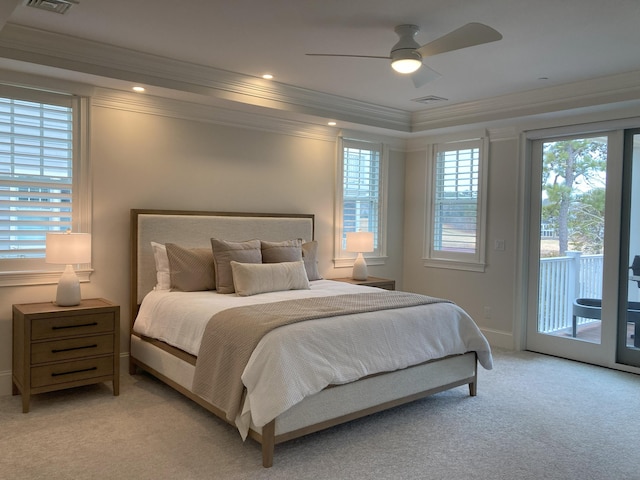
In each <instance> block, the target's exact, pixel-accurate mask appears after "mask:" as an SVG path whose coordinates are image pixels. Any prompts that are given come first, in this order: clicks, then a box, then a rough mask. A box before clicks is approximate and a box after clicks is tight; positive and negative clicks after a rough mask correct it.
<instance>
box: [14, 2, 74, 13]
mask: <svg viewBox="0 0 640 480" xmlns="http://www.w3.org/2000/svg"><path fill="white" fill-rule="evenodd" d="M78 3H79V2H78V1H77V0H26V1H25V2H24V4H25V5H26V6H27V7H33V8H37V9H39V10H46V11H47V12H55V13H66V12H67V10H69V9H70V8H71V7H72V6H73V5H78Z"/></svg>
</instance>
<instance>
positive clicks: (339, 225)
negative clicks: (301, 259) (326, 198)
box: [333, 135, 389, 268]
mask: <svg viewBox="0 0 640 480" xmlns="http://www.w3.org/2000/svg"><path fill="white" fill-rule="evenodd" d="M346 143H351V144H352V145H354V146H356V145H359V146H367V145H368V146H371V147H372V148H378V149H379V151H380V185H379V190H378V191H379V198H378V206H379V212H378V251H377V252H372V253H363V256H364V257H365V258H366V259H367V265H384V264H385V262H386V259H387V258H388V257H387V206H388V194H387V192H388V183H389V148H388V146H387V145H386V144H385V143H384V142H375V141H371V140H362V139H356V138H344V137H343V136H342V135H341V136H339V137H338V140H337V142H336V157H337V160H336V199H335V212H334V217H335V237H334V259H333V263H334V266H335V267H336V268H341V267H353V263H354V262H355V259H356V256H357V254H356V253H353V252H347V251H344V250H343V249H342V235H343V222H342V219H343V206H344V148H345V144H346Z"/></svg>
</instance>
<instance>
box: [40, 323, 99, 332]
mask: <svg viewBox="0 0 640 480" xmlns="http://www.w3.org/2000/svg"><path fill="white" fill-rule="evenodd" d="M96 325H98V322H91V323H82V324H79V325H62V326H60V327H58V326H56V325H54V326H53V327H51V330H62V329H63V328H79V327H95V326H96Z"/></svg>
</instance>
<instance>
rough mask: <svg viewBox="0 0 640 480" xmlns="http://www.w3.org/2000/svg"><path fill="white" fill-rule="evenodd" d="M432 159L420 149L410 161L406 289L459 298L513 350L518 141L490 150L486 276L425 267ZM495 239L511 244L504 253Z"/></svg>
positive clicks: (487, 332)
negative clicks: (496, 247) (428, 165)
mask: <svg viewBox="0 0 640 480" xmlns="http://www.w3.org/2000/svg"><path fill="white" fill-rule="evenodd" d="M463 138H464V136H463ZM426 155H427V154H426V151H415V152H411V153H409V154H408V155H407V159H406V174H405V206H406V208H405V220H406V223H405V241H404V246H405V249H404V270H403V285H404V287H405V289H407V290H411V291H414V292H418V293H423V294H426V295H433V296H436V297H444V298H449V299H451V300H453V301H454V302H456V303H457V304H458V305H460V306H461V307H462V308H464V309H465V310H466V311H467V312H468V313H469V314H470V315H471V316H472V317H473V318H474V319H475V320H476V323H478V325H479V326H480V328H481V329H482V331H483V332H484V333H485V335H486V336H487V338H488V339H489V341H490V342H491V343H492V344H493V345H498V346H502V347H505V348H513V330H514V310H515V299H516V295H515V288H516V287H515V285H516V283H517V282H516V271H515V265H516V261H517V256H516V255H517V254H516V250H517V249H516V234H517V231H516V223H515V221H516V216H517V210H516V208H517V204H518V192H517V191H516V184H517V181H516V179H517V178H518V175H517V173H518V170H517V168H518V142H517V139H515V138H512V139H507V140H500V141H491V143H490V147H489V179H488V192H489V195H488V205H487V249H486V263H487V267H486V269H485V271H484V272H469V271H463V270H450V269H443V268H433V267H425V266H424V264H423V261H422V259H423V257H424V234H423V232H424V231H425V199H426V196H427V194H428V190H427V187H426ZM495 239H501V240H504V241H505V250H504V251H495V250H494V248H493V245H494V240H495ZM485 307H486V308H485ZM487 309H488V310H487Z"/></svg>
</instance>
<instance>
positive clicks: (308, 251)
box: [302, 240, 322, 280]
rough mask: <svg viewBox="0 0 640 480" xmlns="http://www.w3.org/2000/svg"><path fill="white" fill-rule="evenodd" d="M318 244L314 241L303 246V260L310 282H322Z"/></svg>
mask: <svg viewBox="0 0 640 480" xmlns="http://www.w3.org/2000/svg"><path fill="white" fill-rule="evenodd" d="M317 257H318V242H317V241H315V240H313V241H311V242H306V243H303V244H302V260H303V261H304V268H305V270H306V271H307V278H308V279H309V280H322V277H321V276H320V273H319V272H318V258H317Z"/></svg>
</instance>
